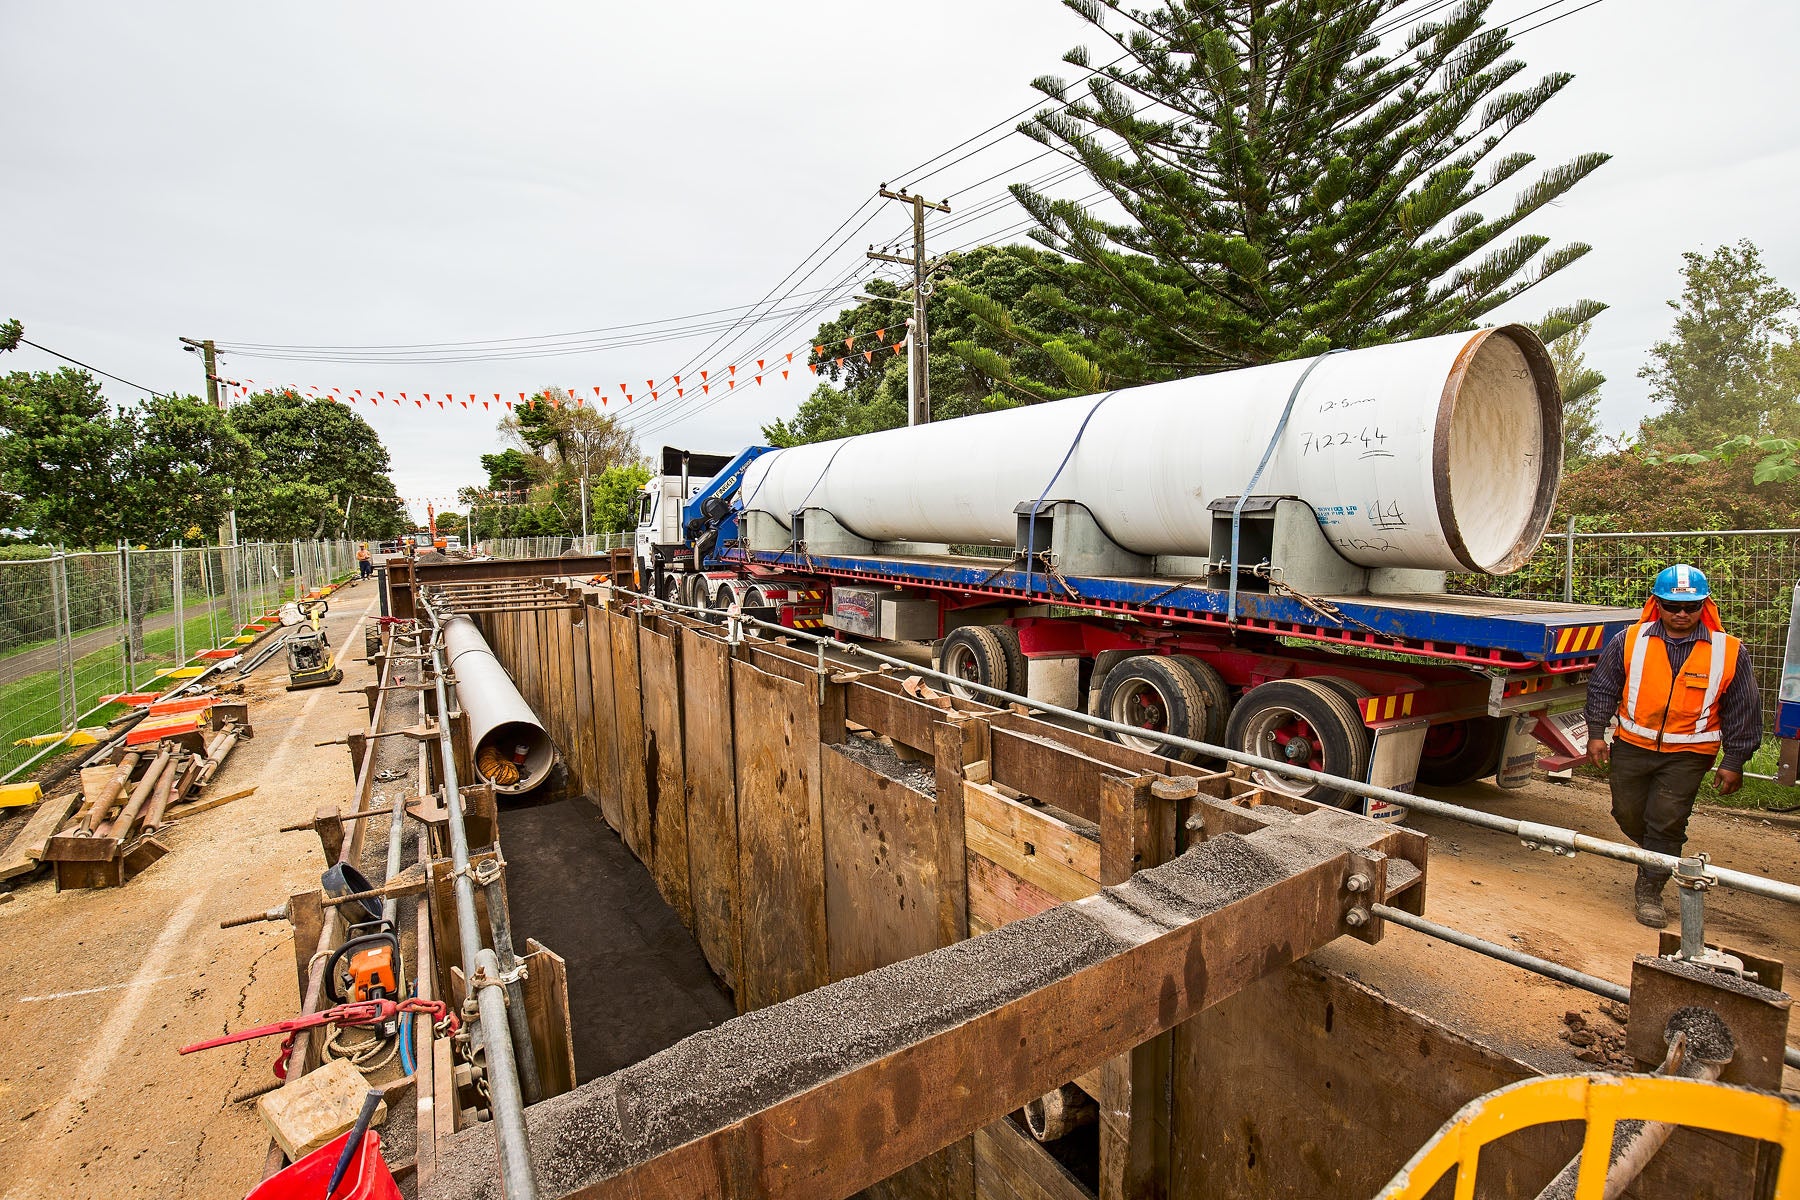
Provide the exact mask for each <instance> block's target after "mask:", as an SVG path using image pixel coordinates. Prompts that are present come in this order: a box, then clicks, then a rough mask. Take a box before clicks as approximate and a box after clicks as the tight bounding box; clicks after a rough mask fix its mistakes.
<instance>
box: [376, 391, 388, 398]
mask: <svg viewBox="0 0 1800 1200" xmlns="http://www.w3.org/2000/svg"><path fill="white" fill-rule="evenodd" d="M375 394H376V395H377V396H380V397H381V398H382V399H383V400H386V399H387V393H386V392H376V393H375Z"/></svg>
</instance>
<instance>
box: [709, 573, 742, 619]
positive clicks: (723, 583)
mask: <svg viewBox="0 0 1800 1200" xmlns="http://www.w3.org/2000/svg"><path fill="white" fill-rule="evenodd" d="M738 595H739V588H738V581H737V580H735V579H721V580H720V581H719V586H718V587H716V588H714V589H713V603H712V606H713V607H714V608H716V609H718V610H719V611H720V612H724V611H725V610H726V609H728V608H730V607H731V606H732V605H733V604H736V603H737V602H738Z"/></svg>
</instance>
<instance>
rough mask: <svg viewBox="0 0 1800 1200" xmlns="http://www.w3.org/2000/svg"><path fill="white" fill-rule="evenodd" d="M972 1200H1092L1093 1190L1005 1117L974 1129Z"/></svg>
mask: <svg viewBox="0 0 1800 1200" xmlns="http://www.w3.org/2000/svg"><path fill="white" fill-rule="evenodd" d="M975 1196H976V1200H1092V1197H1093V1193H1092V1192H1090V1191H1088V1190H1087V1187H1086V1186H1085V1185H1084V1184H1083V1183H1082V1182H1081V1180H1079V1179H1077V1178H1076V1177H1075V1176H1074V1175H1073V1174H1071V1173H1070V1171H1069V1169H1068V1168H1067V1167H1065V1166H1063V1165H1062V1164H1061V1163H1060V1162H1058V1161H1056V1159H1055V1158H1054V1157H1052V1156H1051V1154H1050V1152H1049V1151H1048V1150H1046V1149H1044V1147H1043V1146H1042V1145H1040V1144H1039V1143H1038V1142H1037V1141H1036V1140H1035V1139H1033V1138H1032V1136H1031V1135H1030V1134H1028V1133H1026V1132H1025V1131H1024V1130H1022V1129H1020V1128H1019V1127H1018V1126H1017V1125H1014V1124H1013V1123H1012V1122H1011V1121H1009V1120H1000V1121H995V1122H994V1123H993V1124H992V1125H989V1126H987V1127H986V1128H985V1129H979V1130H977V1131H976V1132H975Z"/></svg>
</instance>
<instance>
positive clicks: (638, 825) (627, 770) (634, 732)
mask: <svg viewBox="0 0 1800 1200" xmlns="http://www.w3.org/2000/svg"><path fill="white" fill-rule="evenodd" d="M609 619H610V620H611V621H612V657H613V718H614V723H615V728H616V729H617V730H618V742H617V748H618V758H617V762H618V779H619V806H620V821H621V827H620V829H619V836H620V837H622V838H624V839H625V844H626V845H627V846H629V847H631V852H632V853H633V854H635V855H637V856H638V861H639V862H641V863H643V864H644V865H646V866H648V865H650V855H651V834H650V810H649V807H648V804H647V800H646V795H645V793H646V791H647V790H648V787H649V784H648V782H647V780H646V778H645V772H644V709H643V696H642V691H641V684H640V682H639V677H638V639H637V621H636V619H635V618H633V617H632V615H631V614H630V613H623V612H616V613H612V614H611V615H610V617H609Z"/></svg>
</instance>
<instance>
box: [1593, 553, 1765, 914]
mask: <svg viewBox="0 0 1800 1200" xmlns="http://www.w3.org/2000/svg"><path fill="white" fill-rule="evenodd" d="M1587 725H1588V760H1589V761H1590V762H1592V763H1593V764H1594V765H1595V766H1604V765H1606V763H1607V762H1608V760H1609V759H1610V761H1611V763H1612V770H1611V771H1610V777H1611V783H1612V812H1613V819H1614V820H1615V821H1617V822H1618V823H1619V828H1620V829H1622V830H1624V831H1625V836H1626V837H1629V838H1630V839H1631V840H1632V841H1634V842H1636V843H1637V844H1638V845H1640V846H1642V847H1643V848H1644V849H1646V850H1655V851H1657V852H1659V853H1662V854H1671V855H1675V856H1676V857H1679V856H1680V855H1681V848H1682V845H1683V844H1684V843H1685V842H1686V841H1687V823H1688V817H1689V816H1691V815H1692V814H1693V811H1694V797H1695V796H1696V795H1697V794H1698V793H1699V791H1700V784H1701V782H1702V781H1703V780H1704V779H1705V778H1706V772H1707V769H1708V768H1710V767H1711V766H1712V765H1713V761H1714V760H1715V759H1718V760H1719V771H1718V775H1717V776H1716V785H1717V787H1718V789H1719V794H1720V795H1721V796H1728V795H1730V794H1731V793H1732V792H1735V791H1737V790H1738V788H1739V787H1740V786H1741V785H1742V784H1743V782H1744V763H1745V762H1746V761H1747V760H1748V759H1749V758H1750V756H1751V755H1753V754H1755V753H1756V748H1757V747H1758V746H1760V745H1761V744H1762V699H1761V697H1760V696H1759V694H1758V693H1757V690H1756V680H1755V678H1754V677H1753V676H1752V675H1751V671H1750V658H1749V655H1747V654H1746V653H1745V652H1744V646H1743V643H1742V642H1740V641H1738V639H1737V638H1734V637H1732V636H1731V635H1730V634H1728V633H1726V632H1725V629H1724V626H1723V624H1722V623H1721V622H1720V620H1719V610H1718V607H1717V606H1716V605H1715V604H1714V603H1713V601H1712V589H1711V587H1710V586H1709V585H1708V584H1707V582H1706V576H1705V575H1704V574H1703V573H1702V572H1701V571H1700V569H1699V568H1698V567H1691V566H1688V565H1687V564H1685V563H1680V564H1677V565H1675V566H1673V567H1667V568H1665V569H1663V570H1662V571H1661V572H1659V573H1658V574H1657V576H1656V580H1655V582H1654V583H1652V584H1651V588H1650V599H1649V600H1646V601H1645V602H1644V614H1643V616H1642V617H1641V618H1640V619H1639V621H1638V623H1637V624H1636V625H1633V626H1631V627H1630V628H1629V629H1627V630H1625V632H1623V633H1621V634H1619V635H1617V636H1616V637H1614V638H1613V639H1612V641H1610V642H1608V643H1607V644H1606V648H1605V649H1604V650H1602V651H1601V652H1600V662H1599V663H1598V664H1597V665H1596V666H1595V668H1594V673H1593V676H1592V677H1591V678H1590V679H1589V680H1588V693H1587ZM1608 725H1611V726H1612V733H1613V740H1612V745H1611V746H1610V748H1609V747H1608V745H1607V742H1606V741H1605V739H1604V738H1603V737H1602V736H1601V735H1602V734H1603V733H1604V732H1605V731H1606V728H1607V726H1608ZM1721 753H1723V755H1724V757H1723V758H1720V754H1721ZM1668 882H1669V872H1668V871H1664V870H1658V869H1653V868H1650V867H1645V866H1640V867H1638V874H1637V887H1636V891H1635V895H1634V898H1633V909H1634V912H1635V914H1636V916H1637V919H1638V921H1639V923H1640V924H1644V925H1648V926H1649V927H1650V928H1652V929H1661V928H1663V927H1664V926H1665V925H1667V924H1668V923H1669V916H1668V912H1667V910H1666V909H1665V908H1664V907H1663V889H1664V888H1665V887H1666V886H1667V885H1668Z"/></svg>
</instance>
